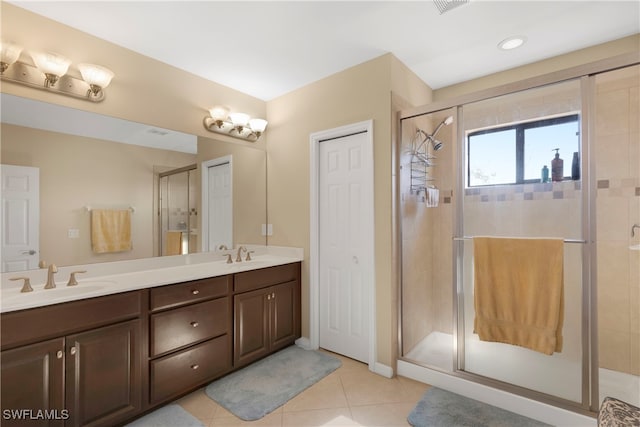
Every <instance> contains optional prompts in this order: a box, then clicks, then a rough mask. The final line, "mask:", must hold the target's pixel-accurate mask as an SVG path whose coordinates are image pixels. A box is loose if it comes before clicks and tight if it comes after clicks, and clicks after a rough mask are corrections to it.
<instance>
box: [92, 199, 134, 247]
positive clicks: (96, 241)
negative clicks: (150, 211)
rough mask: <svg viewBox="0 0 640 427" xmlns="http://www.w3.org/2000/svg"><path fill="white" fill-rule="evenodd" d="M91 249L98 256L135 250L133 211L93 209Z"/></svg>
mask: <svg viewBox="0 0 640 427" xmlns="http://www.w3.org/2000/svg"><path fill="white" fill-rule="evenodd" d="M91 248H92V249H93V252H95V253H98V254H101V253H109V252H124V251H130V250H131V249H132V248H133V245H132V243H131V210H129V209H122V210H114V209H93V210H92V211H91Z"/></svg>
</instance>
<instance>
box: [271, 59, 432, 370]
mask: <svg viewBox="0 0 640 427" xmlns="http://www.w3.org/2000/svg"><path fill="white" fill-rule="evenodd" d="M394 89H397V91H398V92H399V93H400V95H401V96H402V97H403V98H405V99H406V98H413V99H414V100H418V101H422V102H428V100H429V96H430V89H429V88H428V87H427V86H426V85H424V83H421V82H419V81H418V80H417V78H416V77H415V76H414V75H413V74H412V73H410V72H408V70H407V69H406V67H404V66H403V65H402V64H399V63H398V61H397V59H395V58H394V57H393V56H392V55H389V54H388V55H384V56H381V57H379V58H376V59H374V60H371V61H368V62H365V63H363V64H361V65H358V66H356V67H353V68H349V69H347V70H345V71H343V72H340V73H337V74H335V75H333V76H330V77H328V78H325V79H323V80H320V81H318V82H316V83H313V84H310V85H308V86H305V87H303V88H301V89H299V90H296V91H293V92H291V93H289V94H286V95H284V96H281V97H279V98H277V99H274V100H272V101H270V102H269V103H268V110H267V113H268V117H269V122H270V129H269V133H270V134H269V142H268V165H269V166H268V179H267V182H268V192H267V193H268V200H267V203H268V217H269V222H271V223H273V230H274V234H273V236H272V237H270V238H269V244H273V245H284V246H299V247H303V248H304V250H305V263H304V267H303V270H304V271H303V291H302V301H303V309H302V322H303V323H302V334H303V335H304V336H309V323H308V321H309V315H308V313H309V306H308V301H309V271H308V268H309V267H308V260H309V258H308V257H309V244H310V243H309V228H310V223H309V215H310V214H309V203H310V200H309V185H310V184H309V180H310V178H309V135H310V134H311V133H313V132H317V131H322V130H326V129H331V128H335V127H338V126H342V125H347V124H351V123H355V122H360V121H363V120H369V119H373V122H374V131H373V135H374V187H375V196H374V197H375V201H374V203H375V213H374V216H375V276H376V327H377V345H378V362H380V363H383V364H386V365H389V366H392V365H393V364H394V363H395V359H394V357H393V355H394V350H395V347H396V344H395V342H394V338H395V336H396V335H395V332H396V331H395V328H394V326H395V325H396V324H397V323H396V322H397V315H396V313H397V312H396V302H397V297H396V296H397V289H396V284H395V280H394V279H395V277H394V275H393V264H394V263H393V250H392V248H393V232H392V221H391V215H392V209H391V208H392V200H393V199H392V176H391V172H392V146H391V141H392V134H391V129H392V126H391V122H392V117H393V112H392V103H391V94H392V90H394Z"/></svg>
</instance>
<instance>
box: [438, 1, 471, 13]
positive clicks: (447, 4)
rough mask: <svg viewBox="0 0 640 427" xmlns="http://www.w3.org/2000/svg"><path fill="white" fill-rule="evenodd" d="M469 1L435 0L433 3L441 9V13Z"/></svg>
mask: <svg viewBox="0 0 640 427" xmlns="http://www.w3.org/2000/svg"><path fill="white" fill-rule="evenodd" d="M467 3H469V0H433V4H435V5H436V7H437V8H438V10H439V11H440V15H442V14H443V13H445V12H449V11H450V10H451V9H454V8H456V7H458V6H462V5H464V4H467Z"/></svg>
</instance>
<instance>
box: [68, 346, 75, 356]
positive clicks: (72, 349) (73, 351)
mask: <svg viewBox="0 0 640 427" xmlns="http://www.w3.org/2000/svg"><path fill="white" fill-rule="evenodd" d="M76 351H77V350H76V348H75V347H71V349H70V350H69V353H71V355H72V356H74V355H75V354H76Z"/></svg>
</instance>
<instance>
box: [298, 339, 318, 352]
mask: <svg viewBox="0 0 640 427" xmlns="http://www.w3.org/2000/svg"><path fill="white" fill-rule="evenodd" d="M296 345H297V346H298V347H301V348H303V349H305V350H317V348H312V347H311V341H310V340H309V338H307V337H300V338H298V339H297V340H296Z"/></svg>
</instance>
